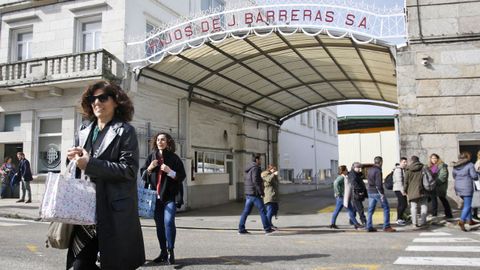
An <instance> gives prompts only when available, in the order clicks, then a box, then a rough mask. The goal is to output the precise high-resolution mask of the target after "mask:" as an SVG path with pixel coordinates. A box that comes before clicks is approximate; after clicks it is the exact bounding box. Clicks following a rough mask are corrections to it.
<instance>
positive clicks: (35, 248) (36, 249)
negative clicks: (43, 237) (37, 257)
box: [27, 245, 38, 253]
mask: <svg viewBox="0 0 480 270" xmlns="http://www.w3.org/2000/svg"><path fill="white" fill-rule="evenodd" d="M27 248H28V250H30V251H31V252H32V253H37V251H38V248H37V246H35V245H27Z"/></svg>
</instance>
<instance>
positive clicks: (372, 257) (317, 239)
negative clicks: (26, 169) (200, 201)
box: [0, 218, 480, 270]
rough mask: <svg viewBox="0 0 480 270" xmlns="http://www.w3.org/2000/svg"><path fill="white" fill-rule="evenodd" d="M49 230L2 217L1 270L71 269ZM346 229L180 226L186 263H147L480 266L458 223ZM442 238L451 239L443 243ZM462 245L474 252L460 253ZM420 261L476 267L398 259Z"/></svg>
mask: <svg viewBox="0 0 480 270" xmlns="http://www.w3.org/2000/svg"><path fill="white" fill-rule="evenodd" d="M47 227H48V224H46V223H40V222H34V221H24V220H16V219H6V218H0V245H1V252H0V269H25V270H29V269H65V258H66V251H65V250H56V249H52V248H45V247H44V242H45V232H46V230H47ZM340 227H341V228H342V229H341V230H330V229H328V228H326V226H308V227H304V228H288V229H280V231H278V232H276V233H274V234H273V235H270V236H266V235H263V234H262V233H261V232H260V231H254V232H253V233H252V234H250V235H238V234H237V233H236V232H235V231H234V230H199V229H179V230H178V231H177V243H176V250H175V251H176V257H177V263H178V264H177V265H175V266H166V265H156V264H153V263H151V262H147V264H146V265H145V266H144V267H142V269H289V270H290V269H315V270H323V269H367V270H377V269H435V270H441V269H479V268H480V262H479V260H480V259H478V258H479V257H480V256H479V254H480V235H479V234H477V233H476V231H473V232H467V233H465V232H460V231H459V230H458V229H457V228H456V227H454V225H453V224H449V225H447V226H445V225H442V226H431V227H430V228H429V229H426V230H413V229H411V228H405V229H404V231H402V232H397V233H383V232H378V233H367V232H365V231H355V230H353V229H351V226H340ZM143 233H144V241H145V248H146V252H147V254H146V255H147V259H149V260H151V259H153V258H154V257H156V256H157V255H158V253H159V248H158V243H157V240H156V235H155V229H154V228H152V227H144V228H143ZM425 233H428V234H425ZM432 233H433V234H432ZM458 238H460V239H458ZM419 239H420V240H419ZM438 239H440V240H438ZM428 241H430V242H428ZM439 241H447V242H446V243H435V242H439ZM432 242H434V243H432ZM419 246H420V248H419ZM406 249H414V250H418V249H426V250H433V251H408V250H406ZM441 249H447V251H439V250H441ZM462 249H464V250H466V251H464V252H458V251H459V250H462ZM467 251H468V252H467ZM472 251H473V252H472ZM425 257H435V258H437V259H435V258H434V259H431V258H430V259H429V258H426V259H425ZM412 258H413V259H412ZM438 258H440V259H438ZM449 258H452V259H449ZM419 260H420V261H422V263H423V264H425V261H427V263H432V262H433V263H437V262H438V260H441V261H440V262H438V263H443V264H452V263H453V264H455V263H457V264H458V263H462V264H467V265H468V264H470V265H472V266H471V267H468V266H457V267H454V266H448V265H437V266H424V265H400V264H395V262H397V263H398V262H400V263H414V264H415V263H418V261H419Z"/></svg>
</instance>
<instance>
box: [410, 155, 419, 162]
mask: <svg viewBox="0 0 480 270" xmlns="http://www.w3.org/2000/svg"><path fill="white" fill-rule="evenodd" d="M410 160H411V161H412V162H418V161H419V160H420V159H419V158H418V157H417V156H412V157H410Z"/></svg>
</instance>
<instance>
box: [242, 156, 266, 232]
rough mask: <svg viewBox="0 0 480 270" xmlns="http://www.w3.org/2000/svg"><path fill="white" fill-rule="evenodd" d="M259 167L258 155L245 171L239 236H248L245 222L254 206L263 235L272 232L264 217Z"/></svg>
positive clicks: (261, 180)
mask: <svg viewBox="0 0 480 270" xmlns="http://www.w3.org/2000/svg"><path fill="white" fill-rule="evenodd" d="M260 165H261V159H260V155H255V156H254V157H253V158H252V163H251V164H250V165H248V166H247V168H246V169H245V183H244V188H245V208H244V209H243V212H242V215H241V216H240V224H238V233H239V234H248V231H247V230H246V229H245V222H246V221H247V217H248V215H250V212H251V211H252V208H253V206H254V205H255V207H257V209H258V212H259V213H260V218H261V219H262V224H263V229H264V230H265V233H271V232H273V231H274V230H273V229H272V228H271V227H272V226H271V225H270V222H269V221H268V219H267V216H266V215H265V212H266V211H265V205H264V204H263V199H262V197H263V196H264V195H265V193H264V191H263V179H262V177H261V175H260V173H261V168H260Z"/></svg>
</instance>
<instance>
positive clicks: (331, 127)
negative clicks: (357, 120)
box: [328, 118, 333, 135]
mask: <svg viewBox="0 0 480 270" xmlns="http://www.w3.org/2000/svg"><path fill="white" fill-rule="evenodd" d="M328 134H330V135H333V119H332V118H328Z"/></svg>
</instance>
